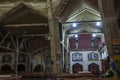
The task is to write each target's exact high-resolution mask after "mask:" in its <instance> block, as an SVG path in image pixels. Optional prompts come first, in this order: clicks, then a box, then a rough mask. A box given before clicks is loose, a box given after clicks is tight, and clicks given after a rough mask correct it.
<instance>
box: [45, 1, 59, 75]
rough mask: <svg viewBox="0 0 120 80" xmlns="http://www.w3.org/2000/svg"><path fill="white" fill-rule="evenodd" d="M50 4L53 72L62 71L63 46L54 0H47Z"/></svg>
mask: <svg viewBox="0 0 120 80" xmlns="http://www.w3.org/2000/svg"><path fill="white" fill-rule="evenodd" d="M47 4H48V19H49V33H50V42H51V44H50V45H51V57H52V61H53V65H52V66H53V72H57V73H59V72H61V63H60V62H61V59H60V55H61V48H60V37H59V27H58V21H57V20H56V19H55V18H53V12H52V11H53V9H52V0H47Z"/></svg>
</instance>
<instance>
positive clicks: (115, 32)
mask: <svg viewBox="0 0 120 80" xmlns="http://www.w3.org/2000/svg"><path fill="white" fill-rule="evenodd" d="M98 4H99V10H100V13H101V18H102V22H103V32H104V34H105V40H106V44H107V48H108V54H109V55H110V57H111V58H114V56H115V55H116V54H115V53H114V49H113V40H114V39H119V28H118V23H117V17H116V15H115V9H114V0H98ZM119 62H120V61H119ZM115 65H117V66H116V69H117V70H119V71H120V69H119V67H120V64H119V65H118V64H117V63H116V61H115Z"/></svg>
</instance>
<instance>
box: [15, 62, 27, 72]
mask: <svg viewBox="0 0 120 80" xmlns="http://www.w3.org/2000/svg"><path fill="white" fill-rule="evenodd" d="M17 71H18V72H19V73H21V72H25V65H23V64H19V65H18V66H17Z"/></svg>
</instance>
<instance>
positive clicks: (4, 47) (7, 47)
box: [0, 46, 27, 55]
mask: <svg viewBox="0 0 120 80" xmlns="http://www.w3.org/2000/svg"><path fill="white" fill-rule="evenodd" d="M0 48H3V49H6V50H10V51H14V52H16V50H15V49H12V48H8V47H4V46H0ZM20 53H21V54H25V55H27V54H26V53H25V52H22V51H20Z"/></svg>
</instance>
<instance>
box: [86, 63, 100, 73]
mask: <svg viewBox="0 0 120 80" xmlns="http://www.w3.org/2000/svg"><path fill="white" fill-rule="evenodd" d="M88 70H89V71H90V72H92V73H94V74H98V73H99V65H97V64H95V63H92V64H90V65H88Z"/></svg>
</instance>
